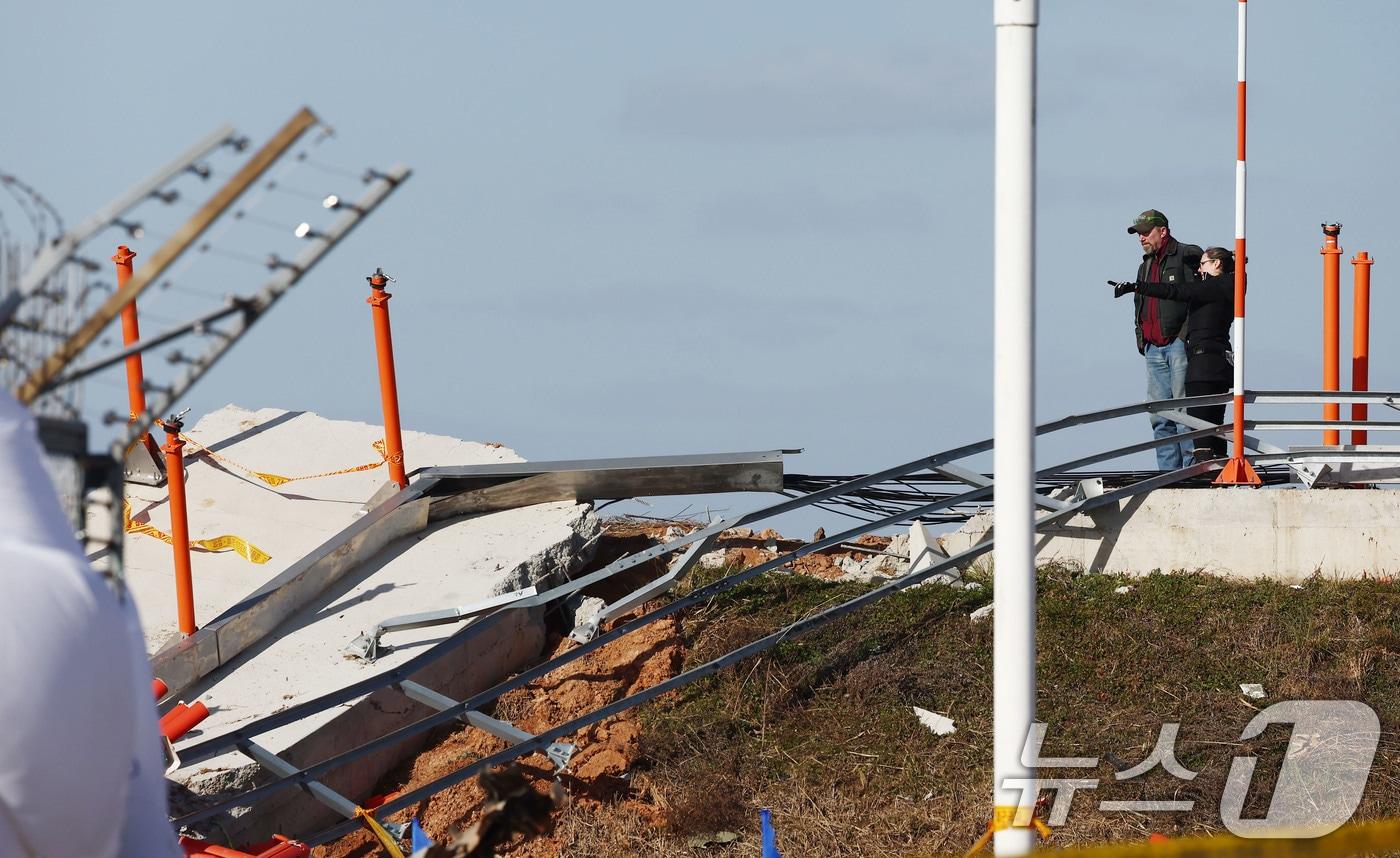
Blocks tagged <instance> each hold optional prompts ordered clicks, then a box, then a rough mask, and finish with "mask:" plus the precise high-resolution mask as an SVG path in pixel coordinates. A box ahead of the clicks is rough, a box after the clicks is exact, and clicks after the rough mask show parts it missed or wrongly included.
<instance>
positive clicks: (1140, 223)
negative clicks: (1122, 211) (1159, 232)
mask: <svg viewBox="0 0 1400 858" xmlns="http://www.w3.org/2000/svg"><path fill="white" fill-rule="evenodd" d="M1166 225H1167V216H1166V215H1164V214H1162V213H1161V212H1159V211H1157V210H1156V209H1148V210H1147V211H1145V212H1143V213H1142V214H1140V215H1138V216H1137V220H1135V221H1133V225H1132V226H1130V227H1128V232H1129V233H1134V232H1135V233H1137V234H1138V235H1147V234H1148V233H1149V232H1151V231H1152V230H1153V229H1155V228H1157V227H1159V226H1166Z"/></svg>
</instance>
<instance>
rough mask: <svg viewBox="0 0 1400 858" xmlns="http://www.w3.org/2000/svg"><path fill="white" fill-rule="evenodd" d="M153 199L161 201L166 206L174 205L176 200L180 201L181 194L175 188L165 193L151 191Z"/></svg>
mask: <svg viewBox="0 0 1400 858" xmlns="http://www.w3.org/2000/svg"><path fill="white" fill-rule="evenodd" d="M151 197H152V198H153V199H157V200H160V201H161V202H163V203H165V204H166V205H172V204H173V203H174V202H175V201H176V200H178V199H180V192H179V191H177V190H175V189H174V188H170V189H169V190H164V191H151Z"/></svg>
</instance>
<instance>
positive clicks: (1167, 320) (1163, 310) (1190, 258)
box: [1133, 236, 1201, 354]
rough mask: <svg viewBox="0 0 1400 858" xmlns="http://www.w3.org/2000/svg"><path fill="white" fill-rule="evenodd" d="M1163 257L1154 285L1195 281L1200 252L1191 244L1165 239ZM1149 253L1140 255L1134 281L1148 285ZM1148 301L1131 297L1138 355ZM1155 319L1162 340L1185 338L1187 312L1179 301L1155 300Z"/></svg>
mask: <svg viewBox="0 0 1400 858" xmlns="http://www.w3.org/2000/svg"><path fill="white" fill-rule="evenodd" d="M1166 251H1167V252H1166V254H1165V255H1164V256H1163V257H1162V270H1161V273H1160V274H1159V275H1158V279H1157V280H1156V281H1153V282H1157V283H1166V284H1168V285H1176V284H1180V283H1190V282H1193V281H1195V280H1197V279H1198V278H1197V276H1196V267H1197V266H1199V265H1200V264H1201V249H1200V248H1199V247H1197V246H1196V245H1194V244H1182V243H1181V242H1179V241H1177V240H1176V239H1175V238H1172V237H1170V236H1168V238H1167V248H1166ZM1152 256H1153V254H1151V253H1146V254H1143V257H1142V264H1141V265H1139V266H1138V271H1137V278H1136V280H1137V282H1139V283H1144V282H1147V272H1148V271H1150V270H1151V268H1152ZM1146 304H1147V301H1146V300H1145V296H1144V295H1143V294H1142V293H1140V292H1139V293H1138V294H1136V295H1134V296H1133V309H1134V314H1133V327H1134V328H1135V329H1136V330H1137V347H1138V354H1142V352H1143V349H1144V347H1145V346H1146V343H1145V342H1144V341H1143V339H1142V314H1143V310H1144V309H1145V306H1146ZM1157 313H1158V316H1159V317H1160V318H1161V320H1162V335H1163V336H1165V337H1169V338H1170V337H1175V338H1177V339H1185V337H1186V317H1187V315H1188V313H1189V310H1188V308H1187V306H1186V304H1185V303H1183V302H1181V301H1169V300H1167V299H1165V298H1162V299H1158V305H1157Z"/></svg>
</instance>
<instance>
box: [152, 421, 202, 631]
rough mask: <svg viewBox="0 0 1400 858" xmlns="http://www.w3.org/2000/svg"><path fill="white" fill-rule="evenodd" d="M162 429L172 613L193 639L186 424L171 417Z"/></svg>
mask: <svg viewBox="0 0 1400 858" xmlns="http://www.w3.org/2000/svg"><path fill="white" fill-rule="evenodd" d="M161 425H162V426H163V427H165V446H163V447H161V448H160V449H161V450H162V451H164V453H165V472H166V473H165V476H166V480H167V481H168V484H169V487H170V545H171V548H172V549H173V550H174V553H175V610H176V612H177V613H178V615H179V621H180V632H181V633H182V634H184V635H187V636H188V635H192V634H194V633H195V630H196V629H198V628H199V627H198V626H196V625H195V623H194V573H193V571H192V570H191V569H190V524H189V519H188V518H187V516H186V512H185V462H184V452H183V451H184V448H185V442H184V441H182V440H181V439H180V430H181V429H183V428H185V424H184V423H181V422H180V418H179V417H177V416H175V415H171V417H170V419H169V420H166V421H164V422H162V423H161Z"/></svg>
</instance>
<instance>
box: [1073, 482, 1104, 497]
mask: <svg viewBox="0 0 1400 858" xmlns="http://www.w3.org/2000/svg"><path fill="white" fill-rule="evenodd" d="M1101 494H1103V477H1092V478H1090V479H1087V480H1080V481H1079V482H1078V483H1076V484H1075V486H1074V502H1075V503H1079V502H1081V501H1086V500H1088V499H1089V498H1096V497H1098V496H1099V495H1101Z"/></svg>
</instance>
